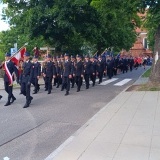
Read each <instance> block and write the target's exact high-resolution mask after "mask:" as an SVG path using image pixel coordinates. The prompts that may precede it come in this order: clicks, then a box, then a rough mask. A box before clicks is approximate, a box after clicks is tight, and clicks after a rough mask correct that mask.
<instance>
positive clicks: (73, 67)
mask: <svg viewBox="0 0 160 160" xmlns="http://www.w3.org/2000/svg"><path fill="white" fill-rule="evenodd" d="M71 64H72V70H73V72H74V71H75V64H76V59H75V56H73V55H71ZM71 84H72V86H71V88H74V84H75V75H72V78H71Z"/></svg>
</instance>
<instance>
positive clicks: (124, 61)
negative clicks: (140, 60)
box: [122, 56, 128, 73]
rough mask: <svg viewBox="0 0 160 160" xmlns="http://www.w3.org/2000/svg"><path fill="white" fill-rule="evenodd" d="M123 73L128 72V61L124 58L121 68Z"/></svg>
mask: <svg viewBox="0 0 160 160" xmlns="http://www.w3.org/2000/svg"><path fill="white" fill-rule="evenodd" d="M122 71H123V73H125V72H126V73H127V72H128V59H127V58H126V56H124V58H123V68H122Z"/></svg>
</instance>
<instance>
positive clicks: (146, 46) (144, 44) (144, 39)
mask: <svg viewBox="0 0 160 160" xmlns="http://www.w3.org/2000/svg"><path fill="white" fill-rule="evenodd" d="M143 47H144V48H145V49H148V42H147V38H143Z"/></svg>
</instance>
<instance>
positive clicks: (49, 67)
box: [44, 61, 56, 78]
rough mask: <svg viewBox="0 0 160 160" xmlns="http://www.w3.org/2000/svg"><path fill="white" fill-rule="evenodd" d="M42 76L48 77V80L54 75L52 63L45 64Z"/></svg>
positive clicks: (54, 70)
mask: <svg viewBox="0 0 160 160" xmlns="http://www.w3.org/2000/svg"><path fill="white" fill-rule="evenodd" d="M44 74H46V77H50V78H52V77H53V75H56V68H55V65H54V63H53V62H51V61H50V62H47V63H46V68H45V72H44Z"/></svg>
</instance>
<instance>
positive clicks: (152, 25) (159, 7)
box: [141, 0, 160, 83]
mask: <svg viewBox="0 0 160 160" xmlns="http://www.w3.org/2000/svg"><path fill="white" fill-rule="evenodd" d="M141 7H142V8H143V9H146V7H149V8H148V9H147V18H146V21H145V27H146V28H147V29H148V31H149V40H150V46H151V47H152V48H153V50H154V61H153V65H152V71H151V75H150V81H151V82H152V83H160V59H159V57H160V1H159V0H143V1H142V3H141ZM156 54H158V57H157V55H156ZM157 58H158V59H157Z"/></svg>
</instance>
